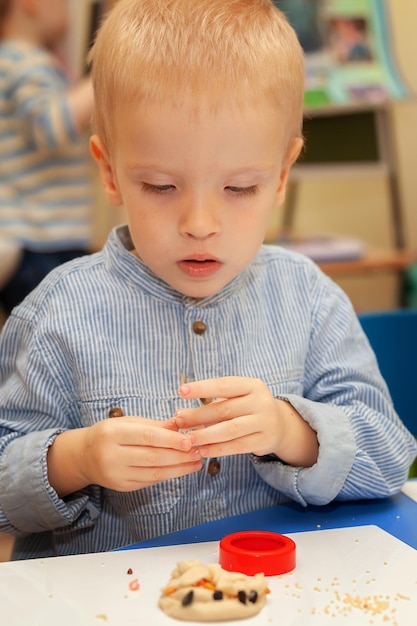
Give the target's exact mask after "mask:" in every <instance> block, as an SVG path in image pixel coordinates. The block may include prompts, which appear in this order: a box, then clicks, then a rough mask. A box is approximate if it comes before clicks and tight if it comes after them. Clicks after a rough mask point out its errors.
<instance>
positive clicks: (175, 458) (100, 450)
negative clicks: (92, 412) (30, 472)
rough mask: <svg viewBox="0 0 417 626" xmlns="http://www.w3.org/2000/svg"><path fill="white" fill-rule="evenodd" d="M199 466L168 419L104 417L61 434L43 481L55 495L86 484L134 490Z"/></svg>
mask: <svg viewBox="0 0 417 626" xmlns="http://www.w3.org/2000/svg"><path fill="white" fill-rule="evenodd" d="M63 459H67V461H66V462H65V464H64V463H63ZM63 465H65V472H64V471H63V469H62V468H63ZM201 467H202V461H201V455H200V453H199V451H198V450H196V449H195V448H194V447H193V444H192V442H191V439H190V437H189V435H186V434H182V433H179V432H178V427H177V425H176V423H175V420H173V419H170V420H168V421H166V422H159V421H156V420H151V419H146V418H144V417H133V416H127V417H117V418H112V419H105V420H103V421H100V422H98V423H97V424H94V425H93V426H90V427H87V428H79V429H76V430H70V431H66V432H64V433H61V434H60V435H58V437H57V438H56V439H55V441H54V443H53V445H52V446H51V447H50V449H49V453H48V475H49V481H50V483H51V485H52V486H53V487H54V489H55V490H56V491H57V493H58V494H59V495H60V496H61V497H64V496H65V495H67V494H68V493H72V492H74V491H77V490H78V489H81V488H83V487H85V486H87V485H91V484H95V485H100V486H101V487H106V488H108V489H114V490H115V491H134V490H136V489H142V488H143V487H148V486H149V485H153V484H155V483H158V482H162V481H164V480H167V479H169V478H177V477H179V476H185V475H186V474H190V473H192V472H196V471H198V470H199V469H201ZM60 468H61V469H60Z"/></svg>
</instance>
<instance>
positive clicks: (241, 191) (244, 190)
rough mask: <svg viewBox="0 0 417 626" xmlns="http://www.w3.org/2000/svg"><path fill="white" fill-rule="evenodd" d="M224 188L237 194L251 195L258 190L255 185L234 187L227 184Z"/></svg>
mask: <svg viewBox="0 0 417 626" xmlns="http://www.w3.org/2000/svg"><path fill="white" fill-rule="evenodd" d="M225 189H227V191H230V192H231V193H233V194H235V195H237V196H253V195H254V194H255V193H257V191H258V187H257V186H256V185H251V186H250V187H234V186H233V185H228V186H227V187H225Z"/></svg>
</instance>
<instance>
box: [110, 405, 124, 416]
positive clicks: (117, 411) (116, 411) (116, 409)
mask: <svg viewBox="0 0 417 626" xmlns="http://www.w3.org/2000/svg"><path fill="white" fill-rule="evenodd" d="M109 417H123V411H122V409H121V408H120V407H118V406H115V407H113V408H112V409H110V411H109Z"/></svg>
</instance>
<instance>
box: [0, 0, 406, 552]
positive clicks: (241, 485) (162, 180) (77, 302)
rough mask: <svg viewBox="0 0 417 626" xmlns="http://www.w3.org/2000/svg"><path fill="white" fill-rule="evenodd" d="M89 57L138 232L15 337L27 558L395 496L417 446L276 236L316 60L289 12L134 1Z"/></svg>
mask: <svg viewBox="0 0 417 626" xmlns="http://www.w3.org/2000/svg"><path fill="white" fill-rule="evenodd" d="M91 60H92V72H93V74H92V75H93V83H94V88H95V102H96V110H95V121H94V124H95V134H94V136H93V137H92V139H91V149H92V153H93V155H94V157H95V159H96V160H97V162H98V165H99V168H100V171H101V175H102V179H103V183H104V187H105V190H106V193H107V196H108V198H109V199H110V201H111V202H112V203H113V204H114V205H119V204H123V205H124V206H125V208H126V211H127V215H128V220H129V225H128V227H127V226H125V227H119V228H117V229H115V231H113V233H112V234H111V236H110V238H109V240H108V242H107V244H106V246H105V248H104V249H103V251H102V252H100V253H97V254H95V255H93V256H91V257H88V258H84V259H80V260H77V261H73V262H72V263H70V264H67V265H66V266H64V267H62V268H60V269H58V270H56V271H55V272H53V273H51V274H50V275H49V277H48V278H47V279H46V280H45V281H44V282H43V284H42V285H41V286H40V287H39V288H38V289H37V290H35V292H33V293H32V294H31V295H30V297H28V298H27V299H26V300H25V302H24V303H23V304H22V305H21V306H20V307H19V308H18V309H17V310H16V311H15V312H14V314H13V315H12V316H11V318H10V319H9V321H8V323H7V325H6V327H5V329H4V332H3V336H2V343H1V346H0V349H1V354H2V357H1V365H0V381H1V387H0V436H1V438H0V450H1V452H0V467H1V471H0V530H3V531H7V532H13V533H14V534H15V535H16V536H17V537H18V538H17V541H16V546H15V552H14V558H28V557H35V556H38V557H39V556H47V555H53V554H60V555H62V554H71V553H80V552H89V551H100V550H111V549H113V548H116V547H118V546H121V545H124V544H129V543H132V542H135V541H139V540H144V539H147V538H150V537H152V536H156V535H159V534H163V533H168V532H171V531H174V530H177V529H179V528H184V527H186V526H191V525H194V524H198V523H202V522H203V521H206V520H213V519H217V518H221V517H224V516H229V515H234V514H238V513H243V512H245V511H250V510H253V509H256V508H260V507H268V506H272V505H275V504H278V503H281V502H284V501H287V500H288V499H294V500H296V501H297V502H299V503H301V504H303V505H306V504H308V503H314V504H325V503H327V502H330V501H331V500H333V499H335V498H339V499H348V498H368V497H384V496H388V495H390V494H392V493H395V492H397V491H398V490H399V489H400V488H401V486H402V484H403V482H404V481H405V479H406V477H407V471H408V467H409V465H410V463H411V461H412V459H413V458H414V456H415V454H416V442H415V440H414V439H413V437H412V436H411V435H410V433H408V431H407V430H406V429H405V428H404V426H403V425H402V423H401V422H400V421H399V419H398V417H397V416H396V414H395V412H394V410H393V407H392V404H391V401H390V399H389V395H388V392H387V389H386V386H385V384H384V382H383V380H382V379H381V376H380V374H379V372H378V369H377V365H376V361H375V358H374V355H373V353H372V351H371V350H370V348H369V344H368V342H367V341H366V339H365V336H364V334H363V332H362V331H361V329H360V326H359V323H358V321H357V318H356V316H355V313H354V312H353V310H352V307H351V305H350V303H349V302H348V300H347V298H346V297H345V295H344V294H343V293H342V292H341V290H340V289H339V288H338V287H337V286H336V285H334V284H333V283H332V282H331V281H330V280H329V279H328V278H327V277H326V276H324V275H323V274H322V273H321V272H320V271H319V270H318V268H317V267H316V266H315V265H314V264H313V263H312V262H311V261H309V260H308V259H306V258H304V257H302V256H300V255H294V254H291V253H289V252H287V251H284V250H281V249H279V248H275V247H268V246H262V241H263V237H264V234H265V230H266V225H267V222H268V218H269V214H270V211H271V210H272V208H273V207H274V206H275V205H276V203H277V202H278V203H282V201H283V199H284V195H285V187H286V182H287V177H288V172H289V169H290V166H291V164H292V163H293V162H294V161H295V159H296V158H297V156H298V154H299V151H300V149H301V146H302V139H301V123H302V100H303V81H304V71H303V53H302V50H301V49H300V46H299V44H298V42H297V39H296V36H295V34H294V32H293V30H292V29H291V28H290V27H289V25H288V24H287V22H286V21H285V19H284V17H283V15H282V14H281V13H280V12H279V11H278V10H277V9H276V8H274V5H273V4H272V3H271V2H270V0H238V1H237V0H201V1H200V2H195V0H171V1H169V2H167V0H120V2H118V3H117V4H116V6H115V8H114V9H113V10H112V12H111V13H110V16H109V18H108V19H107V20H106V21H105V22H104V24H103V26H102V28H101V30H100V33H99V35H98V37H97V40H96V43H95V46H94V48H93V51H92V55H91ZM190 381H191V382H190ZM178 388H179V391H178Z"/></svg>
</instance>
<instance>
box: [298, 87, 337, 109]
mask: <svg viewBox="0 0 417 626" xmlns="http://www.w3.org/2000/svg"><path fill="white" fill-rule="evenodd" d="M328 104H331V100H330V98H329V96H328V94H327V92H326V91H325V90H324V89H309V90H308V91H306V92H305V93H304V106H305V107H321V106H326V105H328Z"/></svg>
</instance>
